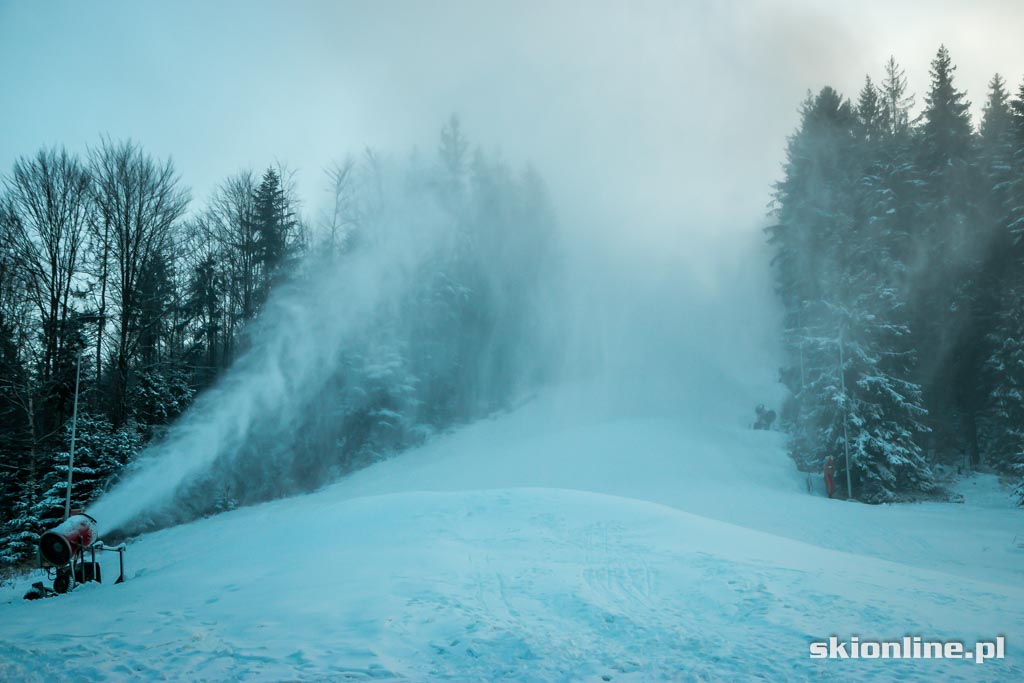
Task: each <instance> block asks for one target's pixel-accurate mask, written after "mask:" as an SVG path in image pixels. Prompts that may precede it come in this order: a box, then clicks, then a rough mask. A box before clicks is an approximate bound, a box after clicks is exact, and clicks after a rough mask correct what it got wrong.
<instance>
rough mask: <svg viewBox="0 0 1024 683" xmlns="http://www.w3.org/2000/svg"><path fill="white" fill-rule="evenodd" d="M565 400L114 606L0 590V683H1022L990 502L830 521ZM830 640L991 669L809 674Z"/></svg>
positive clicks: (254, 514)
mask: <svg viewBox="0 0 1024 683" xmlns="http://www.w3.org/2000/svg"><path fill="white" fill-rule="evenodd" d="M569 399H571V397H569V396H566V395H565V394H551V395H548V396H546V397H543V398H541V399H538V400H535V401H533V402H532V403H530V404H528V405H526V406H524V407H522V408H521V409H520V410H518V411H516V412H514V413H512V414H509V415H504V416H500V417H497V418H494V419H491V420H485V421H482V422H479V423H477V424H474V425H471V426H468V427H466V428H464V429H461V430H458V431H455V432H452V433H451V434H448V435H444V436H441V437H438V438H436V439H434V440H433V441H432V442H430V443H429V444H427V445H425V446H424V447H422V448H419V449H416V450H414V451H411V452H408V453H405V454H403V455H401V456H399V457H396V458H394V459H392V460H390V461H387V462H383V463H380V464H378V465H375V466H373V467H370V468H368V469H366V470H363V471H361V472H358V473H356V474H354V475H352V476H350V477H348V478H347V479H345V480H344V481H342V482H339V483H338V484H335V485H333V486H331V487H328V488H326V489H324V490H321V491H318V492H316V493H314V494H311V495H307V496H302V497H296V498H292V499H287V500H281V501H276V502H272V503H268V504H265V505H260V506H256V507H251V508H246V509H241V510H236V511H234V512H231V513H228V514H223V515H220V516H217V517H214V518H210V519H206V520H201V521H197V522H194V523H192V524H187V525H183V526H180V527H176V528H172V529H166V530H163V531H160V532H157V533H152V534H149V535H146V536H144V537H142V538H140V539H138V540H137V541H135V542H134V543H132V544H131V546H130V548H129V552H128V554H127V558H126V561H127V568H128V576H129V580H128V581H127V582H126V583H125V584H123V585H117V586H113V585H107V584H104V585H96V584H90V585H86V586H83V587H81V588H79V589H78V590H76V591H75V592H73V593H72V594H69V595H67V596H63V597H59V598H55V599H51V600H43V601H38V602H34V603H28V602H24V601H21V600H20V595H21V593H23V592H24V590H25V589H26V588H27V585H28V584H29V583H30V582H31V581H30V580H26V581H23V582H21V583H19V584H18V585H15V586H8V587H6V588H5V589H4V592H3V593H2V594H0V680H15V681H17V680H38V681H53V680H161V679H165V680H267V681H277V680H364V679H383V680H388V679H405V680H414V681H423V680H436V679H449V680H460V681H461V680H484V681H489V680H537V681H570V680H573V681H575V680H582V681H588V680H592V681H602V680H611V681H648V680H701V681H719V680H721V681H741V680H743V681H745V680H765V681H786V680H793V681H804V680H844V681H845V680H867V681H872V680H877V681H888V680H906V681H933V680H946V681H960V680H962V681H975V680H982V681H1010V680H1024V661H1022V649H1021V643H1022V642H1024V589H1022V579H1024V548H1019V547H1018V542H1019V540H1020V539H1019V538H1018V539H1015V536H1016V535H1018V534H1021V533H1024V524H1022V521H1024V516H1022V514H1021V511H1020V510H1017V509H1013V508H1012V507H1011V506H1010V503H1009V500H1008V496H1007V495H1006V494H1005V492H1003V491H1002V490H1001V489H1000V488H999V485H998V483H997V482H995V480H994V479H993V478H991V477H985V476H982V475H979V476H977V477H974V478H971V479H964V480H962V481H959V482H957V484H956V485H957V487H958V490H959V491H960V492H961V493H962V494H963V495H964V498H965V503H963V504H946V503H928V504H917V505H902V506H878V507H868V506H863V505H857V504H850V503H843V502H839V501H830V500H827V499H825V498H823V497H821V496H818V495H809V494H808V493H807V490H806V483H805V480H804V478H803V477H802V476H801V475H799V473H797V472H796V471H795V470H794V469H793V468H792V465H791V464H790V462H789V461H788V460H787V458H786V457H785V455H784V454H783V452H782V448H781V445H782V441H781V436H780V435H779V434H775V433H765V432H753V431H751V430H749V429H747V428H746V427H745V425H743V424H742V418H741V417H737V418H736V419H735V420H734V421H733V422H734V423H733V424H724V425H723V424H722V423H721V421H719V422H716V421H714V420H711V419H708V415H709V412H714V409H713V408H709V409H708V411H702V410H699V409H693V410H690V411H688V412H684V413H677V414H669V413H671V411H668V410H666V411H663V412H664V413H665V414H662V415H657V414H650V413H648V414H646V415H639V414H638V415H634V416H629V415H628V414H626V415H623V414H621V412H620V413H619V414H618V416H617V417H616V416H613V415H612V414H610V413H608V414H606V413H602V412H601V411H600V410H597V411H589V412H588V411H579V410H575V409H573V408H568V407H567V406H570V405H574V403H575V402H574V401H572V400H569ZM115 562H116V561H115V559H114V558H110V559H109V560H108V564H107V566H106V567H105V576H107V577H108V580H109V578H110V577H112V576H114V575H115V572H114V566H113V563H115ZM831 634H836V635H839V636H840V637H843V638H848V637H849V636H850V635H860V636H861V637H862V638H865V639H868V638H872V639H893V638H899V637H902V636H903V635H905V634H912V635H922V636H924V637H926V638H931V639H943V640H945V639H958V640H965V641H967V642H968V644H973V642H974V641H975V640H983V639H991V638H994V637H995V636H996V635H1004V636H1005V637H1006V643H1007V652H1006V655H1007V656H1006V659H1004V660H1000V661H989V662H986V663H984V664H980V665H979V664H974V663H972V662H965V661H953V660H945V661H941V660H932V661H881V660H879V661H871V660H848V661H831V660H812V659H810V658H809V656H808V644H809V643H810V642H811V641H812V640H818V639H825V638H827V637H828V636H829V635H831Z"/></svg>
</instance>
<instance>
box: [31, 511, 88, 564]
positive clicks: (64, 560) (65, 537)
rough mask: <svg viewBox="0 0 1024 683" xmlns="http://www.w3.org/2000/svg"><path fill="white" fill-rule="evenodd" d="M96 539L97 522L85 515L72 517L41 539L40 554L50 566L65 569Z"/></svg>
mask: <svg viewBox="0 0 1024 683" xmlns="http://www.w3.org/2000/svg"><path fill="white" fill-rule="evenodd" d="M95 539H96V520H95V519H93V518H92V517H90V516H89V515H87V514H85V513H79V514H75V515H71V516H70V517H68V518H67V519H65V520H64V522H63V523H61V524H58V525H57V526H55V527H53V528H52V529H50V530H49V531H47V532H46V533H45V534H43V536H42V538H40V539H39V552H40V553H42V555H43V558H44V559H46V561H47V562H49V563H50V564H52V565H54V566H57V567H63V566H64V565H66V564H68V563H69V562H71V560H72V558H74V557H75V556H76V555H78V554H79V553H80V552H82V551H83V550H84V549H85V548H88V547H89V546H90V545H91V544H92V542H93V541H94V540H95Z"/></svg>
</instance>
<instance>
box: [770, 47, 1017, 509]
mask: <svg viewBox="0 0 1024 683" xmlns="http://www.w3.org/2000/svg"><path fill="white" fill-rule="evenodd" d="M955 69H956V67H955V66H954V65H953V63H952V61H951V58H950V55H949V52H948V51H947V50H946V48H945V47H941V48H940V49H939V51H938V53H937V55H936V56H935V59H934V60H933V61H932V63H931V70H930V74H931V84H930V88H929V90H928V93H927V94H926V96H925V98H924V107H923V109H922V111H921V112H920V114H919V115H917V116H914V115H913V113H912V109H913V107H914V98H913V97H912V96H911V94H910V93H909V92H908V90H907V81H906V78H905V76H904V72H903V71H902V70H901V69H900V67H899V66H898V65H897V64H896V62H895V60H892V59H890V61H889V63H888V64H887V65H886V67H885V74H884V77H883V79H882V81H881V84H880V85H876V83H875V82H873V81H872V79H871V78H870V77H868V78H867V79H866V81H865V84H864V87H863V88H862V90H861V91H860V93H859V96H858V98H857V101H856V103H851V102H850V101H849V100H847V99H844V98H843V97H842V96H841V95H840V94H839V93H837V92H836V91H835V90H834V89H832V88H830V87H825V88H823V89H822V90H821V91H820V92H819V93H818V94H817V95H814V96H808V99H807V100H806V102H805V103H804V104H803V108H802V118H801V123H800V126H799V129H798V130H797V132H796V133H795V134H794V135H793V136H792V137H791V138H790V140H789V144H788V148H787V161H786V165H785V176H784V179H783V180H782V181H781V182H780V183H778V185H777V187H776V191H775V209H774V215H775V217H776V219H777V224H775V225H773V226H771V227H769V228H768V231H767V232H768V235H769V240H770V243H771V245H772V246H773V248H774V265H775V268H776V277H777V284H778V291H779V294H780V296H781V298H782V302H783V305H784V311H785V324H784V335H785V336H784V346H785V350H786V363H785V366H784V367H783V368H782V371H781V373H782V380H783V382H784V383H785V385H786V386H787V387H788V388H789V390H790V392H791V398H790V400H789V401H787V404H786V405H785V406H784V410H783V414H782V418H783V422H784V426H785V428H786V429H788V430H789V432H790V436H791V438H790V451H791V454H792V456H793V457H794V458H795V460H796V461H797V463H798V465H799V466H800V467H801V468H803V469H806V470H812V471H813V470H817V471H820V470H821V468H822V466H823V463H824V461H825V459H826V458H829V457H831V458H832V460H833V462H834V465H835V469H836V473H837V483H838V493H839V494H841V495H844V496H845V495H847V492H848V491H849V492H850V493H852V496H853V498H855V499H858V500H862V501H865V502H872V503H877V502H885V501H894V500H900V499H907V498H912V497H916V496H921V495H927V494H928V493H929V492H933V491H936V489H937V484H936V478H935V475H934V466H935V465H936V464H944V465H949V466H954V467H960V468H964V467H966V468H968V469H973V468H986V469H991V470H994V471H997V472H1000V473H1003V474H1005V475H1008V476H1011V477H1014V478H1016V479H1018V480H1019V479H1020V478H1021V477H1022V476H1024V244H1022V240H1021V235H1022V233H1024V84H1022V85H1021V88H1020V90H1019V91H1018V93H1017V95H1016V97H1011V94H1010V93H1009V92H1008V91H1007V86H1006V84H1005V82H1004V81H1003V79H1002V78H1001V77H1000V76H998V75H996V76H995V77H993V78H992V80H991V82H990V83H989V92H988V98H987V101H986V104H985V106H984V114H983V118H982V120H981V121H980V124H979V125H978V126H977V128H975V126H974V125H973V123H972V121H971V115H970V112H969V106H970V103H969V102H968V100H967V99H966V94H965V93H964V92H963V91H961V90H959V89H957V87H956V84H955V82H954V72H955ZM847 458H848V460H847ZM847 461H848V462H849V476H847ZM1017 493H1018V495H1020V496H1022V497H1024V487H1019V488H1018V489H1017Z"/></svg>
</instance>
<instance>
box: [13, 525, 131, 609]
mask: <svg viewBox="0 0 1024 683" xmlns="http://www.w3.org/2000/svg"><path fill="white" fill-rule="evenodd" d="M71 512H72V513H74V514H72V515H71V516H70V517H68V518H67V519H65V520H64V521H63V522H62V523H61V524H58V525H57V526H55V527H53V528H52V529H50V530H49V531H47V532H46V533H45V534H43V535H42V537H41V538H40V539H39V568H40V569H45V570H46V576H47V577H48V578H50V579H52V580H53V588H48V587H46V586H45V585H43V582H42V581H37V582H36V583H33V584H32V589H31V590H30V591H29V592H28V593H26V594H25V599H26V600H38V599H39V598H50V597H53V596H55V595H60V594H61V593H67V592H68V591H70V590H74V588H75V586H77V585H78V584H80V583H85V582H86V581H96V582H101V581H102V580H103V579H102V578H101V576H100V574H101V572H100V570H101V569H102V567H100V563H99V562H97V561H96V553H97V552H101V553H102V552H104V551H112V552H115V553H117V555H118V565H119V569H120V574H119V575H118V577H117V581H115V582H114V583H122V582H124V552H125V549H126V546H125V544H124V543H121V544H120V545H116V546H107V545H105V544H104V543H103V541H100V540H98V539H97V538H96V520H95V519H93V518H92V517H90V516H89V515H87V514H85V513H84V512H82V511H81V510H72V511H71ZM87 551H88V553H89V556H88V559H87V558H86V552H87Z"/></svg>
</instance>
